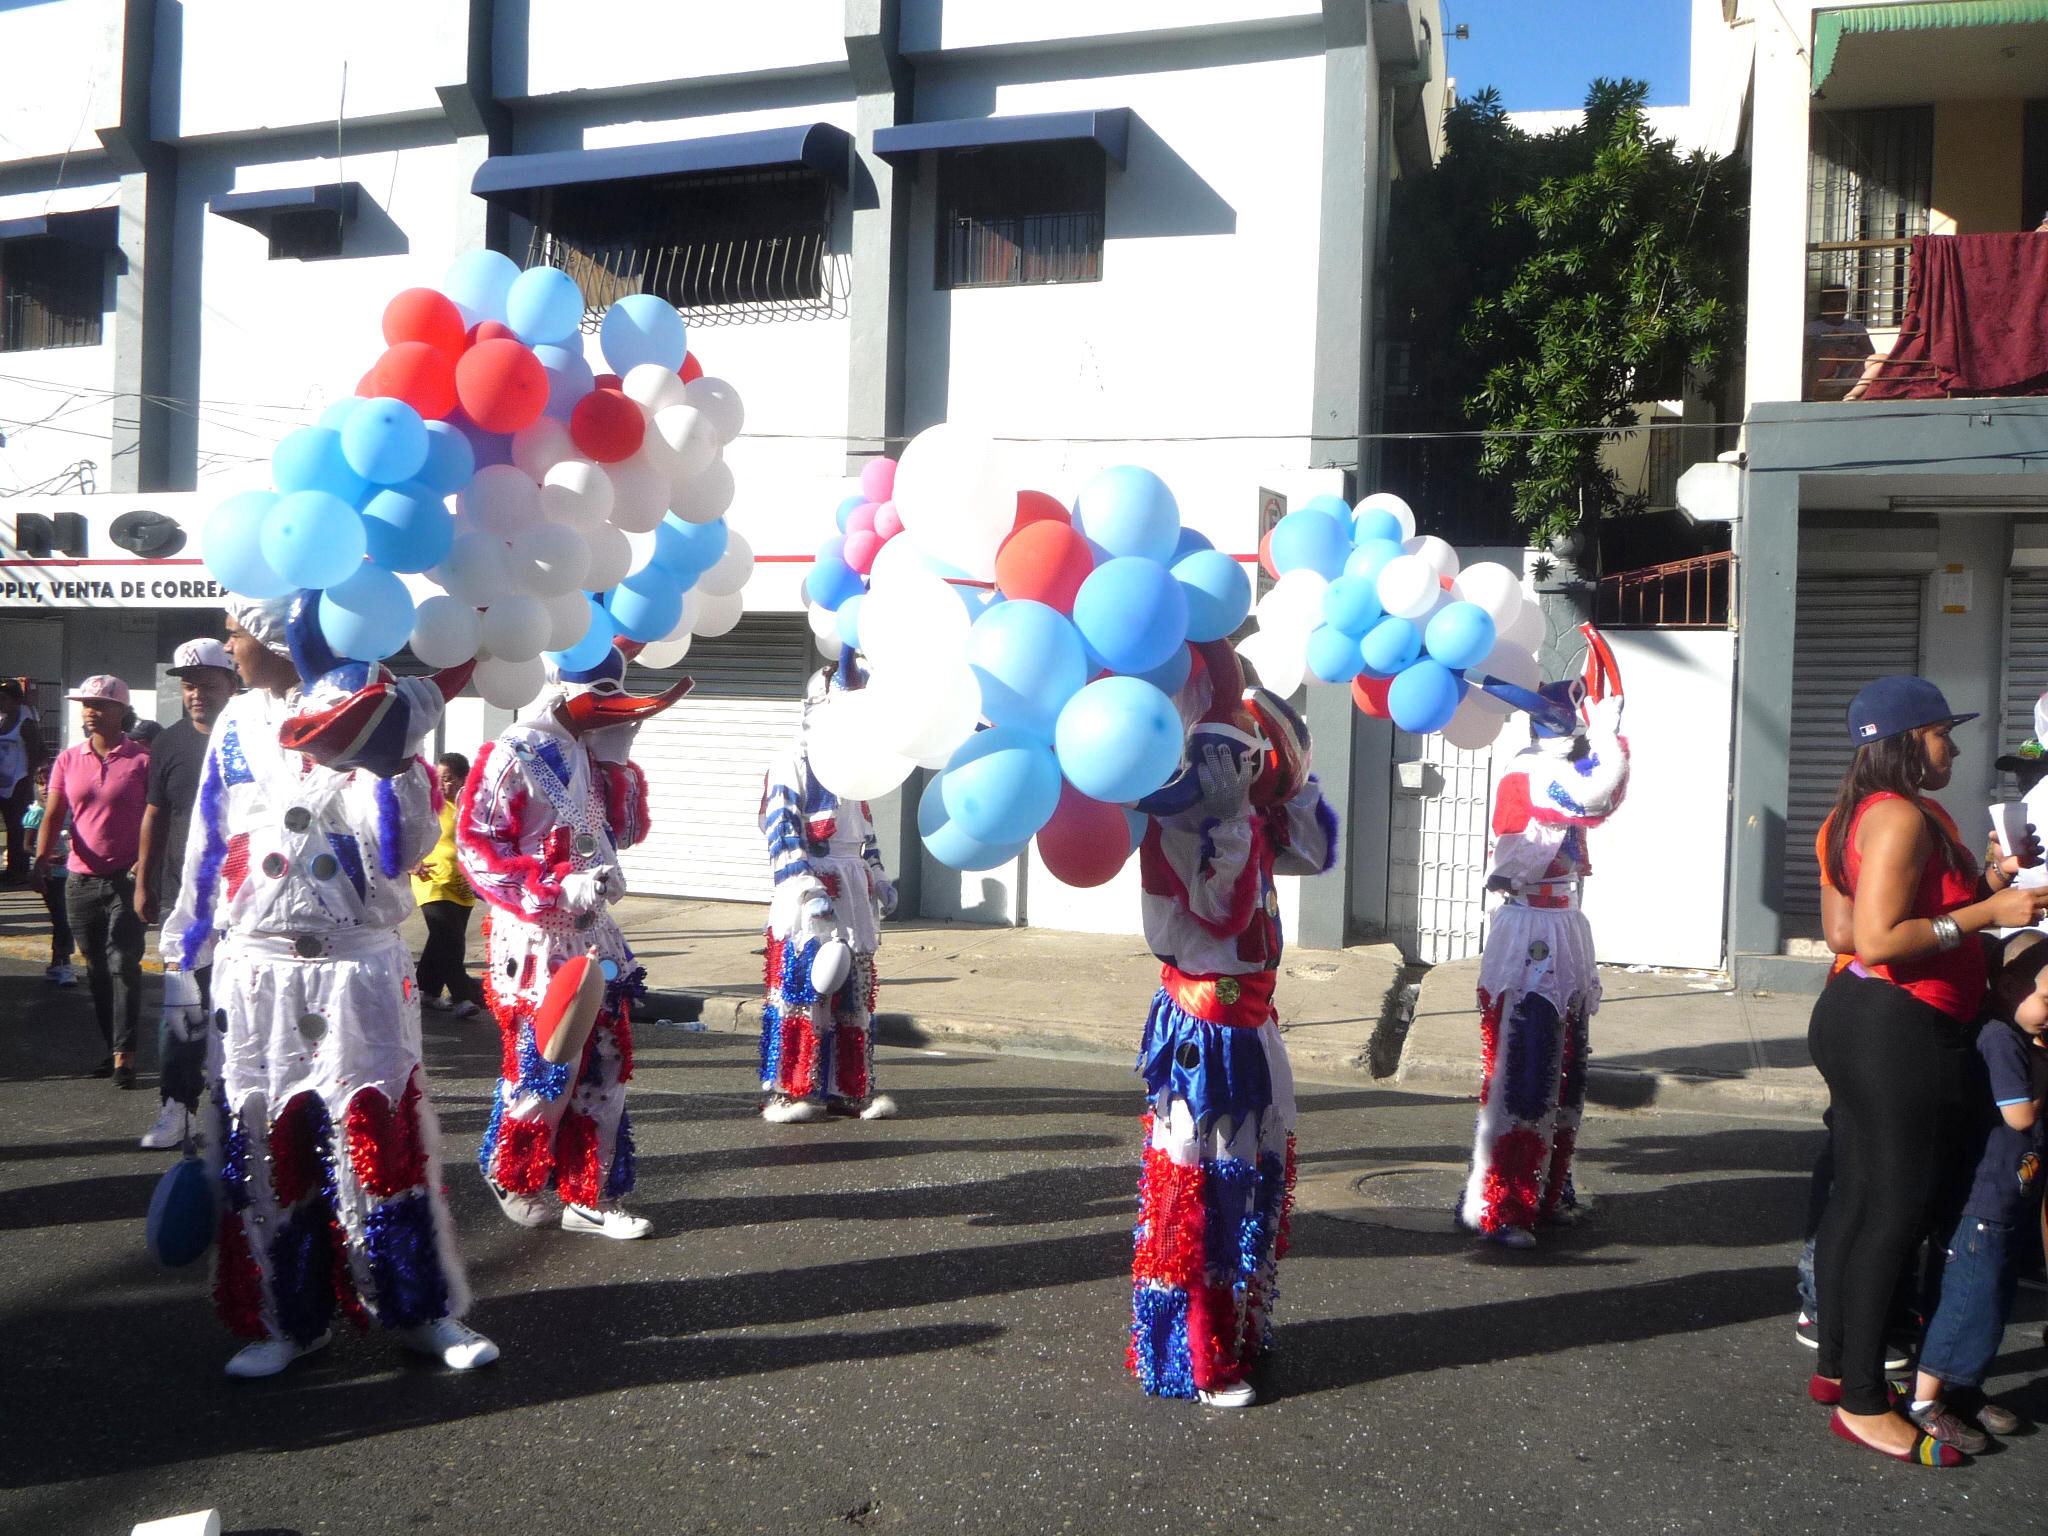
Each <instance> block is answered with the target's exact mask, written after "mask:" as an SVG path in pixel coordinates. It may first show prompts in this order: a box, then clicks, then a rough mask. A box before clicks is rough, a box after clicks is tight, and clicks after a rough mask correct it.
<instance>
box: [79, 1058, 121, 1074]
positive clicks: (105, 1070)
mask: <svg viewBox="0 0 2048 1536" xmlns="http://www.w3.org/2000/svg"><path fill="white" fill-rule="evenodd" d="M85 1075H86V1076H87V1077H112V1076H113V1075H114V1058H113V1057H111V1056H109V1057H107V1059H106V1060H104V1061H102V1062H101V1063H100V1064H99V1065H98V1066H96V1067H94V1068H93V1069H92V1070H91V1071H90V1072H88V1073H86V1074H85Z"/></svg>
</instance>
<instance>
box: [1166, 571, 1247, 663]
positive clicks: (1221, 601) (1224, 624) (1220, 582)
mask: <svg viewBox="0 0 2048 1536" xmlns="http://www.w3.org/2000/svg"><path fill="white" fill-rule="evenodd" d="M1173 579H1174V580H1175V581H1177V582H1179V583H1180V590H1181V596H1182V597H1184V598H1186V599H1187V605H1188V638H1189V639H1190V640H1194V641H1197V642H1199V641H1203V640H1221V639H1223V638H1224V637H1225V636H1226V635H1228V634H1230V632H1231V631H1232V630H1234V629H1236V628H1237V626H1238V625H1240V624H1242V623H1243V622H1244V616H1245V615H1246V614H1248V613H1250V612H1251V611H1252V579H1251V577H1250V576H1249V575H1248V574H1246V572H1245V568H1244V567H1243V566H1242V565H1239V564H1238V563H1237V562H1236V561H1235V560H1233V559H1231V558H1230V556H1228V555H1226V554H1224V553H1223V552H1222V551H1220V550H1214V549H1197V550H1193V551H1191V552H1190V553H1188V554H1185V555H1182V556H1181V557H1180V558H1179V559H1178V560H1176V561H1174V563H1173Z"/></svg>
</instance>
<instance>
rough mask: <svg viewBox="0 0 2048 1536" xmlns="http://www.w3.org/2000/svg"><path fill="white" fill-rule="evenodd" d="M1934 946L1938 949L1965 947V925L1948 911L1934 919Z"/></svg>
mask: <svg viewBox="0 0 2048 1536" xmlns="http://www.w3.org/2000/svg"><path fill="white" fill-rule="evenodd" d="M1934 947H1935V948H1936V949H1961V948H1962V947H1963V925H1962V924H1961V923H1959V922H1957V921H1956V920H1955V919H1954V918H1952V917H1950V916H1949V915H1948V914H1947V913H1946V912H1944V913H1942V914H1941V915H1940V916H1939V917H1937V918H1935V919H1934Z"/></svg>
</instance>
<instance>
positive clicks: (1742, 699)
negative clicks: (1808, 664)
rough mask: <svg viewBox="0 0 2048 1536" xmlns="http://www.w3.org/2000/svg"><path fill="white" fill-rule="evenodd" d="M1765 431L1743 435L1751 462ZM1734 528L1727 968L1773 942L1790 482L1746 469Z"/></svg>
mask: <svg viewBox="0 0 2048 1536" xmlns="http://www.w3.org/2000/svg"><path fill="white" fill-rule="evenodd" d="M1768 431H1769V429H1768V428H1764V427H1756V426H1753V427H1752V428H1751V457H1752V461H1754V460H1755V458H1756V457H1758V448H1757V439H1758V438H1759V437H1761V436H1763V435H1764V434H1766V433H1767V432H1768ZM1744 480H1745V487H1744V491H1745V494H1744V507H1743V514H1742V519H1741V521H1740V522H1738V523H1737V524H1736V527H1735V551H1736V562H1737V563H1736V576H1737V579H1736V614H1737V625H1738V628H1737V632H1736V653H1737V665H1736V694H1735V790H1734V794H1735V804H1734V814H1733V817H1732V834H1733V835H1732V836H1731V838H1730V840H1729V856H1728V857H1729V869H1728V951H1729V955H1730V957H1731V958H1730V961H1729V964H1730V965H1731V966H1732V967H1736V968H1737V970H1738V979H1739V972H1740V962H1739V960H1738V958H1736V957H1739V956H1742V955H1775V954H1777V953H1778V949H1779V946H1780V943H1781V942H1782V937H1783V934H1782V924H1781V922H1780V911H1781V905H1782V897H1783V884H1784V868H1785V808H1786V805H1787V803H1788V801H1789V797H1790V793H1791V771H1792V646H1793V626H1794V622H1795V620H1796V618H1797V614H1798V588H1799V475H1798V473H1797V472H1796V471H1794V470H1768V469H1758V468H1756V467H1754V462H1752V467H1751V469H1750V470H1749V471H1748V473H1747V474H1746V475H1745V476H1744Z"/></svg>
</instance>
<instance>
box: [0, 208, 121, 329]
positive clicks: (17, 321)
mask: <svg viewBox="0 0 2048 1536" xmlns="http://www.w3.org/2000/svg"><path fill="white" fill-rule="evenodd" d="M106 280H107V259H106V256H105V254H104V253H102V252H100V251H97V250H94V249H92V248H90V247H88V246H84V245H75V244H73V243H72V242H70V241H68V240H59V239H55V238H52V237H50V236H47V235H30V236H25V237H24V238H22V239H19V240H6V241H0V352H34V351H37V350H39V349H41V348H44V347H96V346H98V345H99V344H100V335H101V331H100V321H101V313H100V306H101V304H102V302H103V301H104V298H105V290H106Z"/></svg>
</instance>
